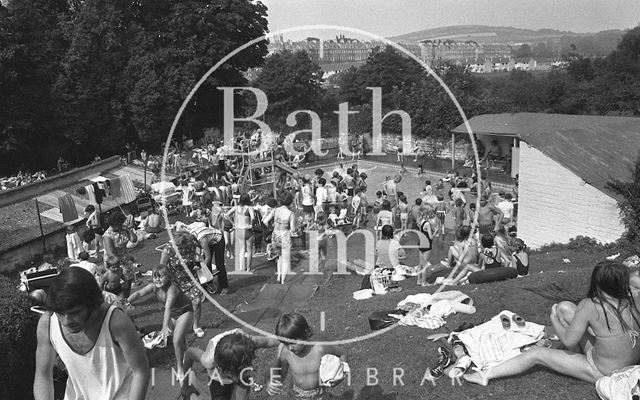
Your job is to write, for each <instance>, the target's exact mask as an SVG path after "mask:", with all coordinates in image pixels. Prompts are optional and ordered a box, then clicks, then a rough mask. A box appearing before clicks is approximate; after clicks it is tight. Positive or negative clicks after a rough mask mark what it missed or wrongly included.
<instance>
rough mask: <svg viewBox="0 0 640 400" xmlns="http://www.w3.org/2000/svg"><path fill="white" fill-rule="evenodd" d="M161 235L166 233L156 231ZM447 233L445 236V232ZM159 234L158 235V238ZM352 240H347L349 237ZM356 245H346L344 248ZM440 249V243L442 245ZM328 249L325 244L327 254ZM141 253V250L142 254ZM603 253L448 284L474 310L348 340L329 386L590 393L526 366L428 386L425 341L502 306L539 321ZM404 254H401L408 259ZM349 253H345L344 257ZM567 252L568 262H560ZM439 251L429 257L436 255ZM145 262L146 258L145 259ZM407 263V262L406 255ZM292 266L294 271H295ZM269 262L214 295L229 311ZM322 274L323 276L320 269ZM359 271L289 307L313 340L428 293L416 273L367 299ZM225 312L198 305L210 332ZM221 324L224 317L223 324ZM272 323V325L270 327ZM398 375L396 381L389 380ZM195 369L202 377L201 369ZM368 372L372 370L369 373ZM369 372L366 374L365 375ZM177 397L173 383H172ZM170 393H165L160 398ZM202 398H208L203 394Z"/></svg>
mask: <svg viewBox="0 0 640 400" xmlns="http://www.w3.org/2000/svg"><path fill="white" fill-rule="evenodd" d="M163 234H166V233H163ZM448 239H450V235H449V238H448ZM161 240H162V238H159V239H157V241H158V243H161ZM350 243H351V242H350ZM154 246H155V244H154V243H152V242H148V243H146V244H145V247H144V248H143V249H140V251H142V252H143V253H141V254H140V255H139V257H142V258H144V259H155V258H156V257H157V255H155V254H153V252H154V251H155V250H153V247H154ZM357 247H358V246H357V245H356V246H351V245H350V246H349V252H350V253H351V252H352V251H355V249H354V248H357ZM442 247H443V248H446V246H444V245H443V246H442ZM332 251H335V249H333V250H332V248H331V246H330V249H329V253H330V258H331V254H332ZM145 254H147V255H145ZM606 255H608V254H604V253H600V252H597V251H593V252H591V253H585V252H584V251H571V250H562V251H560V250H557V251H551V252H549V253H534V254H532V256H531V257H530V259H531V263H530V265H531V268H530V275H529V276H527V277H523V278H518V279H512V280H509V281H505V282H496V283H486V284H481V285H464V286H457V287H448V290H460V291H462V292H464V293H466V294H468V295H469V296H470V297H471V298H472V299H473V301H474V305H475V306H476V308H477V312H476V313H475V314H473V315H466V314H456V315H452V316H450V317H448V318H447V323H446V325H445V326H444V327H442V328H440V329H437V330H427V329H421V328H417V327H407V326H398V327H396V328H395V329H393V330H392V331H390V332H387V333H385V334H383V335H380V336H376V337H374V338H370V339H367V340H363V341H358V342H356V343H353V344H349V345H346V346H345V348H346V349H347V351H348V354H349V359H350V365H351V368H352V377H351V385H350V386H349V385H347V384H346V383H342V384H341V385H340V386H338V387H337V388H335V389H333V390H332V393H333V394H335V395H337V396H339V397H340V398H342V399H345V400H346V399H361V400H364V399H398V400H400V399H402V400H404V399H422V398H430V399H490V398H491V399H538V398H544V399H596V398H597V396H596V394H595V390H594V386H593V385H592V384H588V383H584V382H581V381H578V380H575V379H572V378H568V377H564V376H561V375H558V374H555V373H553V372H550V371H547V370H538V371H532V372H531V373H527V374H525V375H523V376H520V377H513V378H507V379H501V380H496V381H492V382H491V383H490V384H489V386H488V387H480V386H476V385H473V384H470V383H466V382H464V381H463V382H462V385H461V386H459V385H457V384H456V385H455V386H452V383H451V381H450V380H449V379H448V378H446V377H443V378H441V379H440V380H438V381H436V385H435V386H433V385H432V384H431V383H430V382H427V381H425V383H424V384H423V385H421V381H422V378H423V375H424V373H425V370H426V368H427V367H429V366H432V365H433V363H434V362H435V361H436V359H437V353H436V348H437V346H438V343H434V342H432V341H430V340H427V339H426V337H427V336H428V335H431V334H433V333H442V332H448V331H449V330H451V329H455V328H456V327H457V326H459V325H460V323H462V322H464V321H468V322H471V323H474V324H476V325H478V324H481V323H483V322H485V321H487V320H488V319H490V318H491V317H493V316H494V315H496V314H498V313H499V312H500V311H502V310H510V311H513V312H516V313H518V314H520V315H521V316H522V317H524V318H525V319H526V320H528V321H532V322H536V323H538V324H542V325H548V324H549V318H548V314H549V310H550V308H551V305H552V304H553V303H555V302H558V301H560V300H570V301H574V302H575V301H578V300H579V299H581V298H583V296H584V295H585V293H586V291H587V285H588V283H589V278H590V273H591V269H592V267H593V266H594V265H595V264H596V262H598V261H600V260H602V259H603V258H604V257H605V256H606ZM413 257H414V255H413V254H411V253H409V254H408V258H409V259H412V258H413ZM349 258H350V259H351V258H352V257H351V256H350V257H349ZM565 258H568V259H570V260H571V264H563V263H562V260H563V259H565ZM438 259H439V258H435V260H438ZM145 264H146V263H145ZM407 264H409V265H413V264H412V263H411V262H408V263H407ZM294 271H295V270H294ZM297 272H301V271H299V270H298V271H297ZM274 273H275V267H274V266H273V265H272V264H270V263H266V264H263V265H262V266H260V267H258V270H257V273H256V274H254V275H253V276H248V277H237V276H236V277H232V278H231V293H230V294H229V295H227V296H224V297H218V298H217V300H219V301H220V302H221V304H222V305H223V306H224V307H225V308H227V309H228V310H234V309H235V308H236V307H237V306H238V305H239V304H241V303H243V302H251V301H252V299H254V298H255V297H256V295H257V293H258V291H259V290H260V288H261V287H262V285H263V284H264V283H267V282H269V283H274V282H275V277H274ZM327 277H328V275H327ZM361 281H362V277H360V276H358V275H355V274H353V275H348V276H332V277H331V278H330V279H329V280H328V283H327V284H326V285H324V286H321V287H320V288H319V289H318V291H317V292H316V293H315V294H314V295H313V297H312V298H311V300H310V301H308V302H307V303H305V304H304V305H302V306H300V307H298V308H297V309H296V311H298V312H300V313H302V314H303V315H305V316H306V317H307V319H308V321H309V322H310V324H311V325H312V326H313V328H314V330H315V331H316V333H317V336H316V339H318V340H339V339H349V338H354V337H356V336H361V335H365V334H368V333H371V332H372V331H371V330H370V328H369V323H368V318H367V317H368V316H369V315H370V314H371V313H372V312H374V311H377V310H390V309H394V308H395V306H396V304H397V303H398V302H399V301H400V300H402V299H404V298H405V297H406V296H407V295H410V294H416V293H420V292H434V291H435V290H436V288H437V286H432V287H427V288H421V287H418V286H416V283H415V279H407V280H405V281H402V282H399V285H400V286H401V287H402V288H403V291H402V292H400V293H393V294H387V295H384V296H375V297H373V298H371V299H368V300H360V301H357V300H354V299H353V298H352V296H351V294H352V293H353V292H354V291H356V290H358V289H359V286H360V283H361ZM321 312H324V314H325V331H324V332H320V319H321ZM161 313H162V308H161V305H160V304H158V303H152V302H147V303H144V304H142V305H141V306H138V307H136V309H135V310H134V311H133V313H132V315H133V316H134V318H135V321H136V323H137V324H139V325H140V326H143V327H145V328H147V329H159V328H160V321H161V315H162V314H161ZM225 320H226V317H225V316H224V315H222V313H221V312H220V311H219V310H217V309H216V308H215V307H214V306H213V305H211V304H208V303H207V304H205V305H204V307H203V315H202V322H203V325H204V327H205V328H207V329H208V334H207V337H210V335H209V334H215V333H218V332H221V331H223V330H224V329H221V328H220V327H219V325H221V324H222V323H224V322H225ZM225 325H226V324H225ZM274 328H275V326H274ZM189 340H190V344H191V345H195V346H199V347H201V348H204V347H206V341H205V340H204V339H196V338H195V337H194V336H193V335H190V336H189ZM148 354H149V357H150V360H151V365H152V366H153V367H156V368H165V369H169V368H170V367H171V366H172V365H173V364H174V362H175V359H174V358H173V350H172V349H171V346H169V347H168V348H166V349H161V350H152V351H149V353H148ZM275 355H276V351H275V349H267V350H260V351H258V352H257V359H256V362H255V363H254V365H255V366H256V369H257V370H258V376H260V377H264V378H263V379H264V380H265V381H266V376H267V374H268V370H269V365H270V363H271V362H272V360H273V359H274V357H275ZM368 368H372V369H374V370H376V371H377V376H376V378H377V380H376V379H374V378H370V379H369V378H368V376H367V371H368ZM394 368H396V369H398V370H397V371H396V375H400V374H402V375H403V377H402V383H400V381H399V380H396V384H395V385H394V380H393V374H394ZM196 370H197V371H199V372H198V373H199V376H200V378H201V379H203V378H204V377H205V374H204V370H202V369H196ZM369 375H374V373H373V372H370V373H369ZM368 379H369V380H368ZM290 385H291V384H290V379H289V380H288V381H287V383H286V384H285V387H287V388H289V389H287V391H285V394H284V395H283V396H282V397H281V398H293V395H292V393H291V392H290ZM175 391H176V396H177V391H178V389H177V388H176V390H175ZM167 398H169V397H167ZM204 398H208V397H204ZM252 398H254V399H267V398H269V396H268V395H267V394H266V392H265V391H261V392H257V393H253V394H252Z"/></svg>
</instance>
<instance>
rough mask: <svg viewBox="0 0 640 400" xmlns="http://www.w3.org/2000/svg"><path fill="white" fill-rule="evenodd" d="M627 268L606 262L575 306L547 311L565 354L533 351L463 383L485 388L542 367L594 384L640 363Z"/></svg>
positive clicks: (638, 325)
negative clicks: (495, 380)
mask: <svg viewBox="0 0 640 400" xmlns="http://www.w3.org/2000/svg"><path fill="white" fill-rule="evenodd" d="M629 279H630V276H629V269H628V268H627V267H626V266H624V265H623V264H622V263H620V262H616V261H610V260H605V261H601V262H599V263H598V264H596V266H595V268H594V269H593V272H592V274H591V283H590V286H589V292H588V293H587V298H586V299H583V300H582V301H580V303H578V305H577V306H576V305H575V304H573V303H571V302H568V301H563V302H561V303H558V304H554V305H553V307H552V308H551V316H550V318H551V325H552V326H553V328H554V329H555V332H556V334H557V335H558V338H559V339H560V341H561V342H562V344H563V345H564V346H565V347H566V349H549V348H546V347H539V346H534V347H532V348H531V349H529V350H527V351H525V352H523V353H521V354H520V355H518V356H516V357H514V358H511V359H509V360H507V361H505V362H503V363H501V364H499V365H497V366H495V367H493V368H490V369H488V370H486V371H479V372H474V373H470V374H466V375H464V379H465V380H467V381H469V382H472V383H476V384H479V385H483V386H486V385H487V384H488V383H489V381H491V380H492V379H496V378H503V377H507V376H514V375H519V374H522V373H524V372H526V371H529V370H530V369H531V368H533V367H535V366H537V365H541V366H544V367H546V368H549V369H551V370H553V371H556V372H559V373H561V374H564V375H568V376H571V377H574V378H577V379H580V380H583V381H586V382H591V383H593V382H596V381H597V380H598V379H600V378H602V377H603V376H606V375H610V374H611V373H612V372H613V371H615V370H616V369H619V368H622V367H625V366H628V365H631V364H635V363H637V362H638V359H639V358H640V344H638V343H637V342H638V336H640V333H639V331H640V322H639V321H640V311H639V310H638V307H637V305H636V298H634V296H633V295H632V291H631V287H630V283H629Z"/></svg>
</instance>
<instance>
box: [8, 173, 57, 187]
mask: <svg viewBox="0 0 640 400" xmlns="http://www.w3.org/2000/svg"><path fill="white" fill-rule="evenodd" d="M46 177H47V173H46V172H45V171H36V172H34V173H29V172H24V171H19V172H18V173H17V174H16V175H13V176H9V177H4V178H0V190H7V189H13V188H16V187H19V186H23V185H27V184H29V183H32V182H37V181H41V180H43V179H46Z"/></svg>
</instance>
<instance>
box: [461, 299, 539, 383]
mask: <svg viewBox="0 0 640 400" xmlns="http://www.w3.org/2000/svg"><path fill="white" fill-rule="evenodd" d="M503 314H504V315H506V316H507V317H509V319H512V318H513V315H514V313H513V312H511V311H508V310H504V311H502V312H500V313H499V314H498V315H496V316H495V317H493V318H491V320H489V321H487V322H485V323H484V324H482V325H478V326H476V327H474V328H471V329H467V330H465V331H463V332H461V333H460V334H458V338H459V339H460V340H461V341H462V343H463V344H464V345H465V347H466V348H467V352H468V353H469V356H470V357H471V360H472V361H473V362H474V364H475V365H476V366H477V368H478V369H480V370H485V369H487V368H490V367H492V366H494V365H498V364H500V363H501V362H503V361H506V360H509V359H511V358H513V357H515V356H517V355H518V354H520V353H521V352H522V350H521V349H522V347H523V346H527V345H530V344H533V343H535V342H537V341H538V340H540V339H542V337H543V336H544V326H543V325H539V324H536V323H533V322H529V321H526V322H525V326H524V327H522V328H520V327H518V326H516V324H514V323H512V324H511V326H510V327H509V329H505V328H504V327H503V326H502V322H501V321H500V316H501V315H503Z"/></svg>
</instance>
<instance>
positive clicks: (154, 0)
mask: <svg viewBox="0 0 640 400" xmlns="http://www.w3.org/2000/svg"><path fill="white" fill-rule="evenodd" d="M136 23H137V26H136V30H135V33H134V35H133V41H132V45H131V48H130V59H129V62H128V65H127V68H126V71H125V76H124V79H125V82H127V86H128V87H129V88H130V91H129V93H128V95H127V97H126V105H127V109H128V110H129V111H130V114H131V123H132V125H133V127H134V130H135V132H136V134H137V138H138V139H139V140H140V141H142V142H145V143H147V144H150V143H153V142H156V143H157V142H163V141H164V140H165V139H166V136H167V134H168V133H169V129H170V127H171V124H172V123H173V119H174V116H175V115H176V113H177V111H178V109H179V107H180V106H181V104H182V102H183V101H184V99H185V98H186V97H187V95H188V93H189V91H190V90H191V89H192V88H193V86H194V85H195V84H196V82H197V81H198V80H199V79H200V78H201V77H202V76H203V75H204V74H205V73H206V72H207V71H208V70H209V69H210V68H211V67H213V66H214V65H215V64H216V63H217V62H218V61H220V60H221V59H222V58H224V57H225V56H227V55H228V54H229V53H230V52H231V51H233V50H235V49H236V48H238V47H240V46H241V45H243V44H245V43H247V42H249V41H250V40H252V39H255V38H258V37H260V36H263V35H264V34H265V33H266V32H267V20H266V7H265V6H264V5H263V4H261V3H259V2H255V3H254V2H247V1H244V0H230V1H216V2H213V3H212V2H210V1H204V0H192V1H181V2H172V1H166V0H162V1H158V0H146V1H144V2H142V12H141V14H140V17H139V18H138V19H137V21H136ZM266 54H267V43H266V42H265V41H261V42H259V43H257V44H254V45H252V46H250V47H249V48H247V49H245V50H243V51H242V52H240V53H239V54H237V55H235V56H234V57H233V58H232V59H230V60H229V61H228V62H227V63H226V64H225V65H223V66H222V67H221V68H219V69H218V70H217V71H216V72H214V73H213V74H212V75H211V76H210V77H209V79H207V81H206V82H205V83H204V84H203V85H202V86H201V87H200V89H199V90H198V92H197V93H196V95H195V96H194V98H193V99H192V101H191V103H190V104H189V106H188V107H187V109H186V110H185V113H184V114H183V118H182V119H181V121H180V124H179V125H178V130H177V132H176V134H177V135H178V136H180V135H182V134H184V135H185V136H186V137H189V138H193V137H197V136H202V134H203V131H204V129H205V128H207V127H211V126H217V127H221V126H222V115H223V109H222V104H223V102H222V92H221V91H219V90H218V89H217V87H218V86H244V85H245V84H246V79H244V77H243V75H242V73H243V72H244V71H246V70H248V69H249V68H252V67H256V66H258V65H260V64H261V63H262V62H263V61H264V57H265V56H266Z"/></svg>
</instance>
